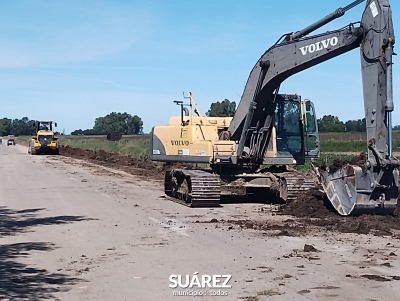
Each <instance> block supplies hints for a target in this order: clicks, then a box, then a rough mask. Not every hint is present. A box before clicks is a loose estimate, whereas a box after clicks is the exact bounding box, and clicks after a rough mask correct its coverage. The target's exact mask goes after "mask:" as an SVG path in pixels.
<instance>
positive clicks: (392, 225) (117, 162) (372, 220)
mask: <svg viewBox="0 0 400 301" xmlns="http://www.w3.org/2000/svg"><path fill="white" fill-rule="evenodd" d="M60 154H62V155H64V156H67V157H72V158H77V159H83V160H87V161H89V162H92V163H96V164H99V165H102V166H106V167H111V168H113V169H119V170H122V171H125V172H128V173H130V174H133V175H137V176H139V177H144V178H146V179H147V180H149V179H150V180H163V177H164V176H163V175H164V172H163V171H164V170H165V169H166V167H167V166H166V165H162V164H156V163H153V162H151V161H148V160H146V159H135V158H132V157H129V156H126V155H122V154H115V153H113V154H111V153H107V152H105V151H103V150H100V151H90V150H82V149H78V148H72V147H69V146H64V147H61V148H60ZM363 160H365V155H363V153H362V154H360V156H357V157H355V158H353V159H352V160H350V161H348V162H339V161H338V162H336V163H334V166H335V167H337V168H340V167H339V166H343V165H344V164H347V163H350V164H357V165H360V164H362V162H363ZM179 167H184V165H182V164H181V165H179ZM331 167H332V166H331ZM331 167H330V168H331ZM277 214H278V215H291V216H293V217H295V218H294V219H287V220H285V221H284V222H283V223H282V222H280V223H275V222H274V223H273V222H262V221H252V220H221V221H216V220H213V221H211V222H212V223H216V222H217V223H223V224H226V225H228V226H229V225H231V227H232V225H233V226H236V227H239V228H241V229H254V230H260V231H267V230H275V231H276V235H285V236H299V235H304V234H306V233H307V232H310V231H311V230H312V229H314V230H315V229H325V230H332V231H338V232H342V233H359V234H369V233H371V234H375V235H391V236H393V237H397V238H400V235H399V234H398V233H400V231H399V230H400V218H399V216H381V215H361V216H348V217H342V216H339V215H338V214H337V213H335V212H334V210H333V208H332V207H331V206H330V203H329V201H328V200H327V199H326V197H325V195H324V193H323V192H321V191H320V190H317V189H312V190H309V191H307V192H306V193H304V194H302V195H300V196H299V198H298V199H297V200H295V201H293V202H291V203H289V204H286V205H283V206H281V207H280V208H279V210H278V213H277ZM310 226H311V227H310ZM396 230H398V231H396ZM397 232H398V233H397Z"/></svg>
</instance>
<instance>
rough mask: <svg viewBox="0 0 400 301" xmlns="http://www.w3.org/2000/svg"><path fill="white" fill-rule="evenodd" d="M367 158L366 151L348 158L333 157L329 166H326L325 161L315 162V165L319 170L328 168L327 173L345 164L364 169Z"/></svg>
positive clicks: (331, 172)
mask: <svg viewBox="0 0 400 301" xmlns="http://www.w3.org/2000/svg"><path fill="white" fill-rule="evenodd" d="M367 159H368V157H367V153H366V152H361V153H360V154H359V155H357V156H354V157H353V158H351V159H350V160H340V159H335V160H333V162H332V164H330V165H329V166H327V165H326V164H325V163H323V164H315V165H316V166H317V167H319V168H320V169H321V170H329V173H330V174H333V173H335V172H336V171H338V170H340V169H341V168H342V167H344V166H346V165H347V164H349V165H356V166H359V167H361V168H362V169H363V170H364V169H365V163H366V162H367Z"/></svg>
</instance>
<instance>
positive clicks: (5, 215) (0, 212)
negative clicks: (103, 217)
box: [0, 206, 94, 237]
mask: <svg viewBox="0 0 400 301" xmlns="http://www.w3.org/2000/svg"><path fill="white" fill-rule="evenodd" d="M42 210H44V209H43V208H35V209H26V210H12V209H8V208H6V207H4V206H0V237H2V236H9V235H16V234H19V233H25V232H28V231H31V228H33V227H36V226H46V225H59V224H68V223H73V222H80V221H88V220H94V219H91V218H87V217H84V216H73V215H60V216H52V217H36V213H38V212H40V211H42Z"/></svg>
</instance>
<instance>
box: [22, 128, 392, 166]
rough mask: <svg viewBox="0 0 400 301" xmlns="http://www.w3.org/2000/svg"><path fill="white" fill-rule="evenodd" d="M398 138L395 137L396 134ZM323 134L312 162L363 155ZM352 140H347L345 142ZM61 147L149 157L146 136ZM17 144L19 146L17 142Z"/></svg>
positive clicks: (65, 141) (74, 141)
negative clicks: (317, 156)
mask: <svg viewBox="0 0 400 301" xmlns="http://www.w3.org/2000/svg"><path fill="white" fill-rule="evenodd" d="M396 134H397V133H396ZM351 135H352V134H350V133H349V135H343V134H342V135H339V134H329V133H322V134H321V136H320V139H321V141H320V145H321V155H320V158H318V159H315V160H314V162H317V163H318V164H322V163H326V164H328V165H329V164H331V163H332V162H333V160H335V159H339V160H350V159H351V158H352V157H353V156H354V155H355V154H356V153H360V152H362V151H366V141H365V139H362V138H363V137H362V134H361V133H359V134H357V135H356V136H351ZM349 138H351V139H354V140H346V139H349ZM29 139H30V137H29V136H20V137H18V140H19V141H21V142H25V144H27V143H28V141H29ZM59 141H60V145H68V146H70V147H75V148H81V149H87V150H93V151H99V150H104V151H106V152H110V153H120V154H125V155H129V156H131V157H133V158H140V159H148V157H149V153H150V136H149V135H126V136H123V138H122V139H121V140H119V141H115V142H114V141H108V140H107V139H106V137H105V136H59ZM17 143H18V142H17ZM393 151H394V152H400V137H398V135H395V140H394V142H393ZM296 169H298V170H302V171H305V170H310V169H311V163H310V160H307V161H306V164H305V165H303V166H296Z"/></svg>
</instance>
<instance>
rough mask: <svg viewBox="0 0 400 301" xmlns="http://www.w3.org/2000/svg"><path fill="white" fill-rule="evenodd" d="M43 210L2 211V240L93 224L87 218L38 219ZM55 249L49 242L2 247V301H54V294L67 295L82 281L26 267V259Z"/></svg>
mask: <svg viewBox="0 0 400 301" xmlns="http://www.w3.org/2000/svg"><path fill="white" fill-rule="evenodd" d="M43 210H44V209H43V208H36V209H27V210H12V209H9V208H7V207H4V206H3V207H0V239H1V238H5V237H7V236H15V235H18V234H21V233H26V232H30V231H33V229H34V227H37V226H50V225H60V224H68V223H74V222H79V221H90V220H94V219H91V218H87V217H84V216H70V215H62V216H53V217H37V216H36V215H37V213H38V212H41V211H43ZM55 248H56V246H55V245H54V244H53V243H49V242H23V243H15V244H6V245H0V300H44V299H51V300H55V299H56V298H55V297H54V295H53V294H54V293H56V292H61V291H68V290H69V286H70V285H73V284H75V283H77V282H78V281H82V279H79V278H75V277H71V276H69V275H66V274H62V273H52V272H50V271H48V270H46V269H41V268H38V267H37V266H34V265H26V264H24V263H22V262H23V259H24V258H27V257H28V256H30V255H32V254H33V253H36V252H49V251H52V250H54V249H55Z"/></svg>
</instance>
